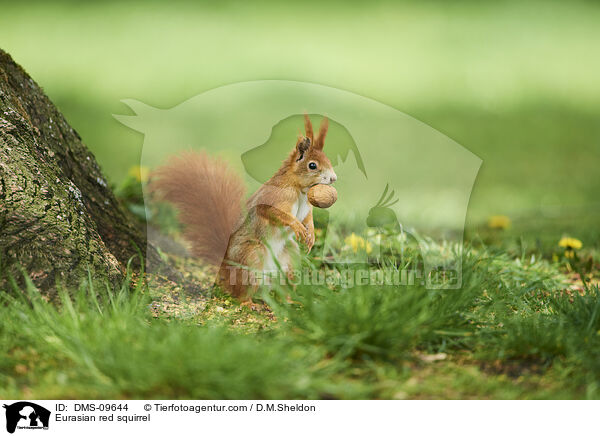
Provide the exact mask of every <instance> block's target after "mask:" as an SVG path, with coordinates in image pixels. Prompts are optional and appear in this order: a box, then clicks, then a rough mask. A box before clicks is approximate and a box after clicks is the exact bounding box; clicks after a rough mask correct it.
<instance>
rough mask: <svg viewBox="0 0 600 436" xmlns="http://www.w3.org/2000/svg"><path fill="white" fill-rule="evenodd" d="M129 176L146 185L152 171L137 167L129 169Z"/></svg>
mask: <svg viewBox="0 0 600 436" xmlns="http://www.w3.org/2000/svg"><path fill="white" fill-rule="evenodd" d="M129 175H130V176H131V177H133V178H135V180H137V181H138V182H142V183H145V182H147V181H148V176H149V175H150V170H149V169H148V168H147V167H143V166H140V165H136V166H133V167H131V168H129Z"/></svg>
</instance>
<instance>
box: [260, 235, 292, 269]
mask: <svg viewBox="0 0 600 436" xmlns="http://www.w3.org/2000/svg"><path fill="white" fill-rule="evenodd" d="M288 238H289V235H288V232H287V231H285V230H283V229H277V230H276V231H274V232H273V235H271V237H270V238H269V239H268V240H267V241H266V242H267V256H266V259H265V262H264V265H263V271H265V272H275V271H278V269H279V268H281V269H283V270H285V269H286V268H287V265H286V264H285V262H282V254H283V251H284V250H285V244H286V242H287V240H288ZM277 263H279V268H278V267H277Z"/></svg>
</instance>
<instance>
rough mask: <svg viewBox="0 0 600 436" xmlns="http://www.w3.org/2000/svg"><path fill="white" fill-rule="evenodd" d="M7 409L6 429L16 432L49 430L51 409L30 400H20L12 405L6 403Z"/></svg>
mask: <svg viewBox="0 0 600 436" xmlns="http://www.w3.org/2000/svg"><path fill="white" fill-rule="evenodd" d="M2 407H4V408H5V409H6V431H8V432H9V433H14V432H15V430H17V429H18V430H40V429H43V430H48V424H49V422H50V411H49V410H48V409H46V408H44V407H42V406H39V405H37V404H35V403H30V402H29V401H19V402H17V403H13V404H10V405H7V404H4V405H3V406H2Z"/></svg>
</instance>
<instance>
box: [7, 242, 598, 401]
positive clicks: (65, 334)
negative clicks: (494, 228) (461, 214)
mask: <svg viewBox="0 0 600 436" xmlns="http://www.w3.org/2000/svg"><path fill="white" fill-rule="evenodd" d="M580 257H583V256H580ZM306 261H307V262H310V265H312V267H314V268H318V265H319V263H318V262H315V261H314V260H311V259H307V260H306ZM584 263H585V261H584V260H582V259H581V258H577V259H571V258H569V259H567V258H559V259H558V260H555V261H547V260H544V259H543V256H538V257H537V259H534V258H531V257H528V258H527V259H521V258H520V257H513V256H510V255H508V254H506V252H505V251H504V250H503V249H502V250H501V249H499V248H498V247H496V248H491V247H488V248H485V247H478V248H474V247H467V249H466V255H465V260H464V263H463V267H464V276H463V287H462V288H461V289H458V290H447V291H443V290H427V289H424V288H421V287H420V286H395V287H393V286H388V287H384V286H362V287H347V288H345V287H340V286H315V285H312V286H307V285H298V286H296V287H295V289H292V288H290V287H288V286H283V287H278V288H276V289H275V290H272V291H270V292H268V291H266V290H265V293H263V297H262V298H263V299H264V300H265V301H267V302H268V303H269V307H267V306H264V307H263V308H262V309H260V310H259V311H258V312H256V311H254V310H250V309H249V308H247V307H241V306H240V305H239V303H238V302H237V301H236V300H234V299H232V298H230V297H228V296H225V295H222V294H220V293H219V292H216V293H213V294H212V295H209V296H208V297H206V296H205V297H202V296H190V295H186V294H185V293H184V292H181V291H180V290H177V289H176V288H168V287H160V286H159V285H157V284H156V283H152V282H147V281H145V280H142V278H141V277H136V278H135V280H134V279H132V277H131V275H129V277H128V279H127V280H126V281H125V283H123V286H122V287H121V288H120V289H116V290H111V289H107V288H105V287H102V286H98V285H97V284H93V283H91V282H89V281H86V282H84V283H83V284H82V286H81V287H80V289H78V290H70V292H67V291H64V292H62V293H61V300H60V302H59V303H58V304H53V303H49V302H47V301H46V300H44V299H43V298H41V297H40V295H39V293H38V291H37V290H36V289H35V288H34V287H33V286H32V285H31V284H29V285H28V287H27V288H26V289H22V290H19V289H14V290H12V291H10V292H5V293H3V294H2V303H1V305H0V346H1V347H2V348H3V350H5V353H3V355H2V356H1V357H0V386H2V387H0V397H4V398H7V397H14V398H17V397H18V398H22V397H26V398H39V397H44V398H87V397H90V396H91V397H96V398H149V397H156V398H158V397H161V398H207V399H216V398H229V399H233V398H347V399H349V398H599V396H600V391H599V390H598V388H599V387H600V366H598V361H599V360H598V357H599V356H600V292H599V290H598V287H597V286H592V285H590V284H588V283H583V282H579V285H577V289H578V290H569V289H566V288H565V286H566V285H565V284H566V282H567V279H568V278H569V277H571V276H572V275H571V274H570V273H569V272H568V271H569V265H570V267H571V268H580V267H581V265H582V264H584ZM188 267H189V266H188ZM381 268H383V269H388V268H391V266H387V267H385V266H384V267H381ZM597 271H598V270H597V269H595V270H594V271H593V272H592V275H591V276H590V277H592V280H597V276H598V274H597ZM593 277H596V278H593ZM146 278H148V279H151V278H152V276H147V277H146ZM149 283H150V284H149ZM287 296H289V297H291V298H287Z"/></svg>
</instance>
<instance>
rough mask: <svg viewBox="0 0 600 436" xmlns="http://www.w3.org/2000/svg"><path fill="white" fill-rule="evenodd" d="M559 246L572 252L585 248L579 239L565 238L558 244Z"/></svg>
mask: <svg viewBox="0 0 600 436" xmlns="http://www.w3.org/2000/svg"><path fill="white" fill-rule="evenodd" d="M558 246H559V247H563V248H565V249H566V250H569V251H570V250H579V249H580V248H581V247H583V244H582V242H581V241H580V240H579V239H576V238H567V237H563V238H561V240H560V241H559V242H558Z"/></svg>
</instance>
